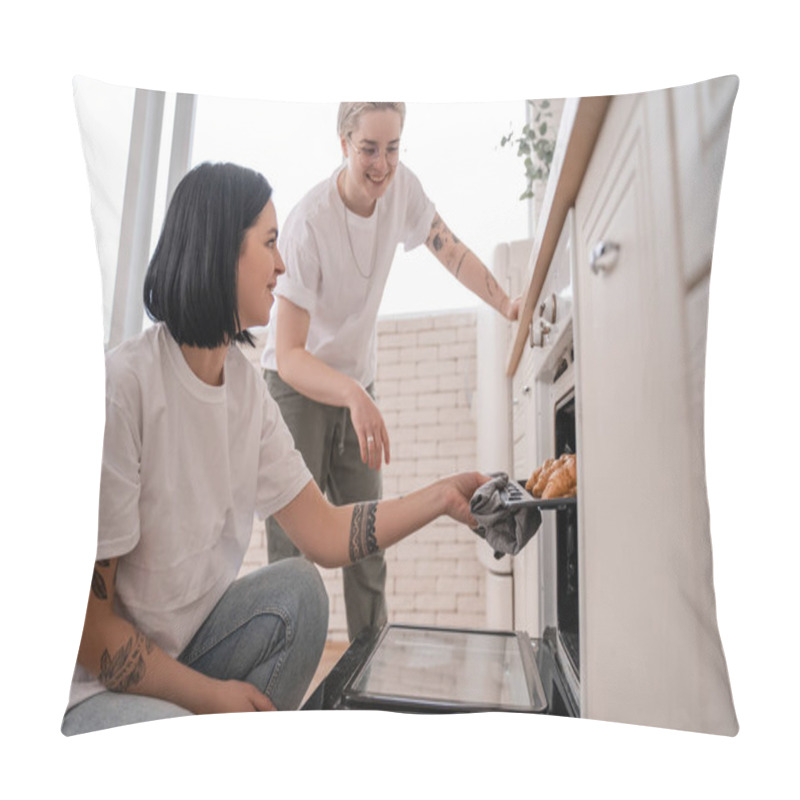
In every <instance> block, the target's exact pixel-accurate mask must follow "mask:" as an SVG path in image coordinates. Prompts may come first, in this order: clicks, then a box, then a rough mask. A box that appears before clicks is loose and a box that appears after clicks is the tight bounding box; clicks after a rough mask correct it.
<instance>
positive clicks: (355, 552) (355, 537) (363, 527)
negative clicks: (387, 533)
mask: <svg viewBox="0 0 800 800" xmlns="http://www.w3.org/2000/svg"><path fill="white" fill-rule="evenodd" d="M377 508H378V502H377V500H374V501H372V502H370V503H356V504H355V505H354V506H353V518H352V522H351V523H350V561H351V562H352V563H353V564H355V563H356V561H360V560H361V559H362V558H365V557H366V556H369V555H372V554H373V553H377V552H378V541H377V539H376V538H375V511H376V510H377Z"/></svg>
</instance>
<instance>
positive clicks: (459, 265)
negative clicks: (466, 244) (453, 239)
mask: <svg viewBox="0 0 800 800" xmlns="http://www.w3.org/2000/svg"><path fill="white" fill-rule="evenodd" d="M467 253H469V250H465V251H464V252H463V253H462V254H461V258H460V259H459V260H458V265H457V266H456V270H455V272H454V273H453V274H454V275H455V276H456V278H457V277H458V273H459V272H461V265H462V264H463V263H464V259H465V258H466V257H467Z"/></svg>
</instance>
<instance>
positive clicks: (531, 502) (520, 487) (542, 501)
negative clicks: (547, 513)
mask: <svg viewBox="0 0 800 800" xmlns="http://www.w3.org/2000/svg"><path fill="white" fill-rule="evenodd" d="M525 483H526V481H520V480H517V481H509V483H508V485H507V486H506V488H505V490H504V492H503V502H504V504H505V505H506V507H508V508H509V509H512V510H513V509H517V508H531V507H532V508H538V509H545V510H546V509H550V510H553V511H563V510H565V509H567V508H574V507H575V506H576V505H577V504H578V498H577V497H550V498H545V497H534V496H533V495H532V494H531V493H530V492H529V491H528V490H527V489H526V488H525Z"/></svg>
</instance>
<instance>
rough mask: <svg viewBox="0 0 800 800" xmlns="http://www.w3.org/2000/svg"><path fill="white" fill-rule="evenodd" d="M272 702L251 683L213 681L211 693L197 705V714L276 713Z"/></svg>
mask: <svg viewBox="0 0 800 800" xmlns="http://www.w3.org/2000/svg"><path fill="white" fill-rule="evenodd" d="M276 710H277V709H276V708H275V706H274V705H273V704H272V701H271V700H270V699H269V697H267V696H266V695H265V694H264V693H263V692H260V691H259V690H258V689H256V687H255V686H253V684H252V683H247V682H246V681H234V680H229V681H220V680H215V681H214V683H213V686H212V689H211V691H210V692H209V693H208V695H207V696H206V697H205V698H204V700H203V702H202V703H201V704H200V705H199V708H198V713H199V714H226V713H230V712H238V711H276Z"/></svg>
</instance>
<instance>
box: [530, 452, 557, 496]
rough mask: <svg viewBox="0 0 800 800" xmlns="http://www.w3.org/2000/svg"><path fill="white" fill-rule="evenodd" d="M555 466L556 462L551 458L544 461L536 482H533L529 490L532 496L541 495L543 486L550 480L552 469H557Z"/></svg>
mask: <svg viewBox="0 0 800 800" xmlns="http://www.w3.org/2000/svg"><path fill="white" fill-rule="evenodd" d="M557 467H558V463H557V462H556V460H555V459H553V458H548V459H547V461H545V462H544V464H543V465H542V470H541V472H540V473H539V476H538V477H537V479H536V483H534V485H533V490H532V491H531V494H532V495H533V496H534V497H541V496H542V492H543V491H544V487H545V486H547V482H548V481H549V480H550V476H551V475H552V473H553V471H554V470H555V469H557Z"/></svg>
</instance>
